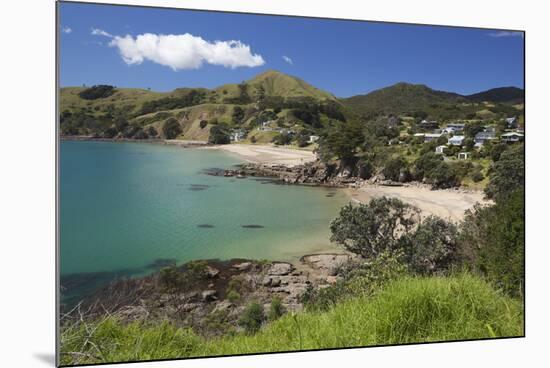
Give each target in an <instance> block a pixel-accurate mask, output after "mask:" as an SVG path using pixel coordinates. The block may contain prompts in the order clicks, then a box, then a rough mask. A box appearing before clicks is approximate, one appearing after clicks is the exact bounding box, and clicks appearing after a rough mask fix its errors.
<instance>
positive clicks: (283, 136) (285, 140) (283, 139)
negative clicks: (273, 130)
mask: <svg viewBox="0 0 550 368" xmlns="http://www.w3.org/2000/svg"><path fill="white" fill-rule="evenodd" d="M291 141H292V136H291V135H290V134H287V133H280V134H277V135H276V136H275V137H273V140H272V142H273V143H275V144H276V145H277V146H284V145H287V144H290V142H291Z"/></svg>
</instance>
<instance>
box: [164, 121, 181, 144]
mask: <svg viewBox="0 0 550 368" xmlns="http://www.w3.org/2000/svg"><path fill="white" fill-rule="evenodd" d="M162 132H163V133H164V136H165V137H166V139H174V138H176V137H177V136H178V135H180V134H181V133H182V129H181V126H180V123H179V122H178V121H177V120H176V119H175V118H170V119H168V120H166V121H165V122H164V125H163V126H162Z"/></svg>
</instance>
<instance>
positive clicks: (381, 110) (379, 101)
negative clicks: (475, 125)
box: [341, 82, 524, 119]
mask: <svg viewBox="0 0 550 368" xmlns="http://www.w3.org/2000/svg"><path fill="white" fill-rule="evenodd" d="M523 95H524V92H523V90H522V89H519V88H516V87H502V88H494V89H490V90H487V91H483V92H479V93H476V94H472V95H466V96H465V95H460V94H458V93H453V92H446V91H438V90H435V89H432V88H430V87H428V86H426V85H424V84H410V83H404V82H401V83H397V84H394V85H392V86H389V87H386V88H382V89H378V90H375V91H372V92H370V93H367V94H364V95H357V96H352V97H349V98H344V99H342V100H341V101H342V103H343V104H344V105H346V106H348V107H350V108H351V109H353V110H355V111H357V112H359V113H362V114H397V115H400V114H401V115H402V114H404V115H415V113H419V112H423V113H425V114H426V115H428V116H430V117H431V118H434V119H452V118H455V119H464V118H474V117H476V116H477V117H486V116H487V110H489V112H492V113H494V114H499V113H501V112H506V113H511V114H513V113H514V111H513V110H512V109H510V106H509V105H510V104H518V103H523ZM495 105H500V106H498V107H497V106H495ZM516 113H517V112H516ZM489 115H490V114H489Z"/></svg>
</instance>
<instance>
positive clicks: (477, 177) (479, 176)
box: [472, 169, 485, 183]
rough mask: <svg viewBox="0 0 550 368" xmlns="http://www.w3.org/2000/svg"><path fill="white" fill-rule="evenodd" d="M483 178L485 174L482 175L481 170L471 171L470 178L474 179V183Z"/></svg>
mask: <svg viewBox="0 0 550 368" xmlns="http://www.w3.org/2000/svg"><path fill="white" fill-rule="evenodd" d="M483 179H485V176H483V173H482V172H481V170H479V169H478V170H476V171H474V172H473V173H472V180H473V181H474V183H479V182H480V181H482V180H483Z"/></svg>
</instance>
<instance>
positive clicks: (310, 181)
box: [204, 161, 404, 188]
mask: <svg viewBox="0 0 550 368" xmlns="http://www.w3.org/2000/svg"><path fill="white" fill-rule="evenodd" d="M204 173H205V174H208V175H213V176H225V177H237V178H245V177H248V176H252V177H262V178H273V181H274V182H278V183H280V184H299V185H315V186H329V187H339V188H344V187H359V186H361V185H362V184H364V183H371V184H380V185H402V183H400V182H392V181H391V180H386V179H385V178H384V177H383V176H382V175H371V172H370V169H368V168H367V167H365V165H361V164H359V163H355V164H353V165H343V164H342V163H339V164H324V163H323V162H321V161H315V162H308V163H306V164H303V165H296V166H292V167H290V166H285V165H272V164H255V163H247V164H242V165H237V166H236V168H235V169H226V170H224V169H216V168H211V169H208V170H205V171H204ZM403 180H404V178H403Z"/></svg>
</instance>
